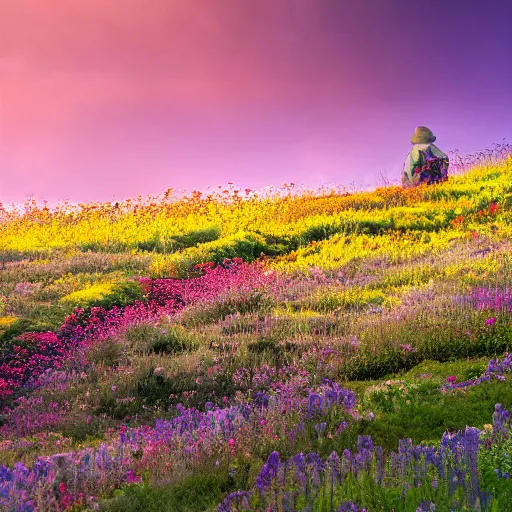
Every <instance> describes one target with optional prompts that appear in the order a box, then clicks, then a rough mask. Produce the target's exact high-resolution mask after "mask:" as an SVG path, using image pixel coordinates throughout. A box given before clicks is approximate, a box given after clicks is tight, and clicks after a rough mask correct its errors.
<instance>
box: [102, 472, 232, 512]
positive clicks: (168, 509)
mask: <svg viewBox="0 0 512 512" xmlns="http://www.w3.org/2000/svg"><path fill="white" fill-rule="evenodd" d="M232 490H234V482H233V480H232V479H231V478H230V477H229V475H228V472H227V471H226V469H225V468H223V469H219V470H217V471H212V470H211V469H206V468H202V469H201V470H200V471H199V472H198V473H197V474H195V475H194V476H191V477H188V478H186V479H185V480H183V481H182V482H180V483H177V484H174V485H165V486H152V485H131V486H127V487H125V489H123V491H121V492H119V493H118V495H117V496H116V497H114V498H112V499H110V500H104V501H103V502H102V503H101V510H102V511H104V512H204V511H210V510H211V511H213V510H216V508H217V505H218V504H219V503H220V502H221V501H222V499H223V497H224V496H225V495H226V494H228V493H229V492H230V491H232Z"/></svg>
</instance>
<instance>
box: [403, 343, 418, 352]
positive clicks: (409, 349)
mask: <svg viewBox="0 0 512 512" xmlns="http://www.w3.org/2000/svg"><path fill="white" fill-rule="evenodd" d="M400 348H401V349H402V350H405V351H406V352H416V349H414V348H412V347H411V345H409V344H404V345H400Z"/></svg>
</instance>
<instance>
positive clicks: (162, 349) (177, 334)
mask: <svg viewBox="0 0 512 512" xmlns="http://www.w3.org/2000/svg"><path fill="white" fill-rule="evenodd" d="M125 338H126V341H127V342H128V347H129V349H130V350H131V351H132V352H134V353H139V354H147V353H155V354H171V353H179V352H183V351H187V350H194V349H195V348H197V341H196V340H195V338H194V336H193V335H192V334H191V333H189V332H188V331H187V330H186V329H185V328H184V327H183V326H181V325H178V324H171V325H165V326H162V325H161V326H155V325H152V324H138V325H135V326H133V327H130V328H128V329H127V330H126V333H125Z"/></svg>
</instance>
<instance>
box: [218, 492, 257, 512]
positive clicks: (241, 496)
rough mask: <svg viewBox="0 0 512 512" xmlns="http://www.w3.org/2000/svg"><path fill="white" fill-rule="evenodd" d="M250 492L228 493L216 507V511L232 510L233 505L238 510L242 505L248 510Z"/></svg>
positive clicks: (228, 511) (227, 511) (226, 511)
mask: <svg viewBox="0 0 512 512" xmlns="http://www.w3.org/2000/svg"><path fill="white" fill-rule="evenodd" d="M250 499H251V493H250V492H248V491H236V492H232V493H231V494H228V495H227V496H226V498H224V500H223V501H222V503H221V504H220V505H219V506H218V507H217V512H233V510H234V509H233V507H236V510H238V509H239V508H240V507H244V508H245V509H247V510H249V507H250V506H251V504H250Z"/></svg>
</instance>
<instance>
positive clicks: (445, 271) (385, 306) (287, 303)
mask: <svg viewBox="0 0 512 512" xmlns="http://www.w3.org/2000/svg"><path fill="white" fill-rule="evenodd" d="M511 204H512V160H510V159H509V160H508V161H506V162H504V163H501V164H497V165H493V166H489V167H480V168H477V169H474V170H473V171H472V172H469V173H467V174H465V175H463V176H457V177H453V178H452V179H451V180H450V181H449V182H448V183H446V184H443V185H439V186H435V187H429V188H421V189H418V190H412V191H403V190H401V189H397V188H389V189H379V190H377V191H375V192H373V193H361V194H353V195H349V196H340V195H336V194H327V195H324V196H322V197H314V196H313V195H307V194H306V195H303V196H302V197H284V198H276V199H265V200H261V201H259V200H258V199H257V198H256V199H252V200H248V201H247V202H235V204H231V205H226V204H223V202H222V201H220V200H219V199H218V198H217V199H213V198H210V199H208V198H206V199H200V198H195V199H194V200H193V201H183V202H178V203H173V204H165V205H163V204H161V205H159V206H151V205H149V206H138V207H137V208H136V213H135V214H134V211H133V210H134V206H133V203H130V204H122V205H120V208H118V209H113V208H111V207H110V206H106V205H103V206H100V207H97V208H96V207H95V208H92V207H84V208H82V211H80V212H75V213H72V214H71V213H56V214H53V215H52V214H50V213H48V212H46V211H44V210H39V209H33V210H32V211H31V212H30V213H28V214H26V215H25V216H21V217H19V218H11V219H10V220H9V222H6V223H3V224H1V225H0V255H1V258H2V261H3V269H2V270H1V271H0V298H2V297H3V299H2V300H1V301H0V316H1V318H0V333H3V337H4V340H6V339H8V338H9V337H12V336H13V335H14V334H13V333H16V329H15V327H18V331H22V330H31V329H34V328H40V329H54V328H56V327H57V326H58V325H59V324H60V322H61V321H62V319H63V318H64V316H65V315H66V314H67V313H69V311H70V308H71V307H72V306H73V305H74V304H72V301H73V300H75V299H76V300H78V299H80V300H83V301H85V302H84V304H87V303H88V302H87V301H89V303H90V304H95V303H98V301H101V300H104V299H105V297H107V298H108V297H111V298H112V297H113V298H112V300H114V302H115V301H116V300H120V299H119V297H118V296H117V295H115V293H113V292H112V289H113V286H119V285H120V284H124V283H126V282H129V280H130V278H131V277H132V276H133V275H148V274H149V275H153V276H181V277H183V276H193V275H194V271H193V268H192V266H193V265H194V264H195V263H199V262H204V261H210V260H214V261H221V260H222V259H223V258H224V257H233V256H242V257H243V258H244V259H246V260H248V261H251V260H254V259H257V258H259V256H260V253H261V252H263V253H265V254H266V255H267V257H266V262H267V263H266V264H267V265H268V267H269V269H273V270H275V271H278V272H281V273H284V275H286V283H285V285H283V286H282V288H281V289H280V292H279V296H278V298H277V300H273V301H272V302H271V304H270V306H269V305H268V304H267V303H262V302H258V301H256V302H255V303H254V306H253V308H252V310H249V311H245V313H244V314H236V315H235V316H228V317H225V312H224V313H223V310H222V309H220V310H215V311H214V312H213V313H212V312H211V311H210V312H208V311H207V312H206V313H207V314H206V313H205V308H204V307H201V306H190V307H189V308H187V309H186V311H185V312H184V314H183V316H182V317H181V320H180V323H181V326H180V329H182V331H179V332H178V334H177V335H176V334H175V335H176V336H182V337H183V336H184V337H185V338H186V339H193V340H194V343H193V344H192V345H191V349H190V350H187V351H185V352H176V351H173V350H171V351H169V352H167V353H165V351H164V353H154V352H152V351H151V350H150V349H149V353H148V351H145V352H142V353H141V352H140V350H139V351H138V350H135V349H134V346H136V344H137V343H142V344H146V345H147V346H149V347H150V346H151V344H152V343H153V344H154V342H155V336H156V334H155V331H156V329H157V328H156V327H155V328H154V330H152V328H151V327H148V328H147V330H146V331H143V332H133V333H131V334H130V333H128V335H127V334H124V335H122V336H119V338H118V339H115V340H112V341H111V342H110V343H109V344H106V345H105V346H100V347H98V348H97V349H96V351H95V352H94V353H90V354H89V355H88V357H89V358H90V360H91V361H93V362H95V363H97V365H98V366H97V369H96V370H95V371H94V372H91V373H90V374H89V375H88V377H87V378H86V379H83V380H82V381H77V382H74V383H73V386H71V387H69V388H67V389H66V390H65V391H63V392H59V391H55V390H52V392H51V393H50V394H45V392H42V393H41V397H42V400H43V403H47V402H48V401H50V400H51V401H54V402H57V403H63V402H65V401H66V402H68V403H70V404H71V406H70V410H69V411H68V413H67V419H65V418H64V419H63V420H62V421H61V422H60V423H57V424H56V425H55V426H54V427H53V428H52V430H53V431H54V432H57V433H58V434H62V435H63V436H64V437H65V438H66V439H69V441H66V442H68V443H70V444H68V445H65V446H76V445H78V444H81V443H84V442H85V443H95V442H97V440H99V439H101V438H102V436H103V432H104V429H105V428H106V427H108V426H116V425H118V424H119V423H120V422H122V421H124V422H127V421H128V424H129V423H130V420H127V419H126V418H127V417H130V418H134V417H138V421H142V422H150V421H151V420H152V418H153V417H160V416H165V415H166V414H168V412H167V408H168V405H169V404H170V403H177V402H182V403H184V404H185V405H192V406H193V405H197V406H201V404H202V403H204V401H205V400H207V399H209V400H213V401H217V402H220V401H221V399H222V397H223V396H224V395H228V396H230V395H232V394H233V393H235V391H236V389H235V387H234V386H233V382H232V379H231V376H232V375H233V373H234V372H235V371H236V370H237V369H238V368H241V367H255V368H257V367H260V366H261V365H263V364H269V365H271V366H273V365H277V366H282V365H284V364H296V365H298V366H300V367H301V368H304V369H307V370H308V371H309V372H310V374H311V376H312V379H313V380H314V381H317V382H318V381H320V379H321V378H323V377H329V378H333V379H336V380H337V381H345V385H346V387H351V388H353V389H354V390H356V391H357V393H358V396H359V399H360V403H361V414H366V413H367V412H368V411H373V412H375V419H374V420H373V421H366V420H362V421H359V422H357V423H355V424H354V425H353V426H352V427H350V428H349V429H347V430H346V431H345V432H344V433H343V434H342V435H341V436H338V437H337V438H335V439H334V440H330V441H327V440H326V441H325V442H324V443H323V444H319V445H315V446H308V447H307V448H308V449H309V448H314V449H316V450H318V451H319V452H321V453H323V454H327V453H329V452H330V451H332V450H333V449H336V450H340V449H341V450H342V449H343V448H345V447H352V446H353V445H354V443H355V440H356V436H357V435H358V434H362V433H364V434H369V435H372V436H373V437H374V438H375V440H376V442H377V443H378V444H382V445H383V446H384V447H386V448H394V447H396V443H397V440H398V439H399V438H401V437H411V438H413V440H414V441H416V442H419V441H422V440H436V439H439V437H440V434H442V432H443V431H445V430H446V429H459V428H463V427H464V426H465V425H466V424H470V425H474V426H478V427H483V425H484V424H485V423H489V422H490V419H491V416H492V410H493V407H494V404H495V403H496V402H497V401H499V402H501V403H503V404H504V405H505V406H512V387H511V384H510V382H509V381H506V382H493V383H490V384H483V385H481V386H479V387H477V388H474V389H471V390H469V391H467V392H464V393H463V392H459V393H451V394H448V395H446V394H444V393H442V392H441V391H440V388H439V386H440V383H442V382H443V381H444V379H445V378H446V377H447V376H448V375H456V376H457V377H458V378H459V379H464V378H470V377H474V376H477V375H479V374H480V372H481V371H482V369H483V368H484V367H485V363H486V361H488V359H489V357H491V356H494V355H500V354H502V353H503V352H504V351H505V350H508V349H509V348H510V345H511V341H512V337H511V335H510V319H509V317H508V315H506V314H504V313H494V312H489V311H478V310H475V309H474V308H473V307H471V306H470V305H468V304H466V303H462V302H461V301H460V300H459V299H460V297H463V296H465V295H467V293H468V292H469V291H470V290H471V289H474V288H476V287H485V288H491V289H492V288H495V287H499V288H501V289H504V288H506V287H507V286H510V278H511V275H510V273H511V266H510V263H511V262H510V256H509V254H510V245H509V244H510V239H511V235H512V228H511V227H510V226H511V225H512V223H511V220H512V214H511V209H510V205H511ZM312 268H313V271H311V269H312ZM73 294H74V295H73ZM123 297H124V296H123ZM269 308H270V309H269ZM235 311H236V307H235ZM228 312H229V313H233V312H234V311H228ZM490 315H493V316H495V317H496V318H497V323H496V326H495V328H494V329H493V330H490V329H488V328H486V327H485V320H486V319H487V318H488V317H489V316H490ZM13 326H14V327H13ZM468 333H469V334H468ZM130 335H131V338H130ZM187 337H188V338H187ZM353 339H356V340H357V343H358V348H357V351H352V350H349V349H347V346H348V345H347V342H348V341H349V340H353ZM134 340H135V341H134ZM160 341H161V340H160ZM164 342H166V340H164ZM0 343H1V341H0ZM164 344H165V343H164ZM404 344H407V345H411V347H412V348H413V349H414V351H411V352H409V350H408V349H403V348H401V345H404ZM326 347H330V348H333V349H335V350H337V351H338V352H337V355H336V356H335V357H329V356H323V355H322V349H325V348H326ZM234 348H235V349H234ZM219 360H220V361H221V364H222V365H223V368H224V374H223V376H222V378H221V377H218V378H216V379H211V380H208V379H206V378H205V379H203V381H202V383H200V384H197V382H196V376H197V368H198V365H199V366H201V367H202V370H201V371H202V372H204V375H207V373H208V372H207V370H208V368H212V367H214V366H215V365H216V364H218V361H219ZM119 365H121V366H119ZM156 367H160V368H163V377H162V378H161V379H159V380H155V379H152V378H151V377H150V378H148V375H151V372H152V370H153V369H154V368H156ZM120 368H121V369H120ZM390 378H392V379H395V380H401V381H405V383H406V384H405V385H406V387H407V390H408V397H405V398H404V397H402V398H399V399H398V398H396V397H395V398H390V397H387V398H382V397H380V398H379V396H378V395H372V392H371V390H373V389H375V386H378V385H382V383H383V382H385V381H386V380H388V379H390ZM402 384H403V383H399V384H396V385H397V386H401V385H402ZM112 386H116V387H117V389H118V392H117V395H116V398H117V399H119V398H122V397H126V398H132V397H134V400H133V401H131V402H127V403H124V404H123V405H119V400H113V399H112V393H111V392H110V391H109V390H110V389H111V388H112ZM389 386H391V387H393V386H394V384H393V383H392V384H390V385H389ZM368 390H370V391H368ZM169 395H175V397H176V398H175V400H174V402H173V401H172V400H171V402H169V401H168V397H169ZM86 396H87V398H84V397H86ZM89 415H92V416H93V418H95V419H94V420H93V421H92V422H85V418H86V417H87V416H89ZM132 421H133V420H132ZM32 434H33V435H37V432H35V433H34V432H33V433H32ZM55 449H56V448H55V447H54V448H52V447H51V446H48V445H44V447H43V448H42V449H38V448H34V449H31V450H29V451H28V452H27V451H26V450H24V449H21V448H20V450H19V451H12V450H10V451H9V452H8V453H6V452H3V451H1V450H0V462H2V460H3V461H5V462H12V461H14V460H18V459H24V460H27V461H30V460H33V458H34V457H35V456H36V455H37V454H38V453H51V452H52V451H55ZM59 449H60V448H59ZM272 449H280V450H281V451H282V450H285V449H286V448H285V447H284V446H279V444H277V445H276V446H271V445H268V446H267V447H266V449H265V453H261V457H260V458H255V459H254V461H253V462H252V464H253V465H254V467H255V468H256V467H258V464H261V461H262V460H264V458H265V456H266V455H268V453H270V451H272ZM265 454H266V455H265ZM244 484H247V482H233V481H231V480H230V479H229V478H228V477H227V476H226V475H225V474H224V473H222V472H220V471H215V470H208V469H206V468H202V469H201V470H200V471H199V472H198V473H197V474H196V476H194V477H191V478H189V479H185V480H184V481H182V482H179V483H176V484H174V485H172V486H167V487H166V488H165V489H162V488H159V489H155V488H153V487H152V486H149V487H140V488H137V489H132V490H130V491H128V493H129V494H127V495H122V496H120V497H118V498H116V499H115V500H114V501H112V502H110V503H109V504H108V505H106V509H107V510H112V511H114V510H121V509H123V510H124V511H130V510H155V511H156V510H164V509H163V508H161V507H162V506H163V505H162V503H165V504H166V505H165V506H166V507H167V508H166V509H165V510H173V511H178V510H213V509H214V507H215V505H216V503H218V502H219V499H220V498H221V497H222V495H224V494H225V493H226V492H228V491H229V490H230V489H232V488H234V487H236V486H242V487H243V486H244ZM245 487H247V485H245ZM206 490H208V492H205V491H206ZM163 498H165V499H163Z"/></svg>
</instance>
